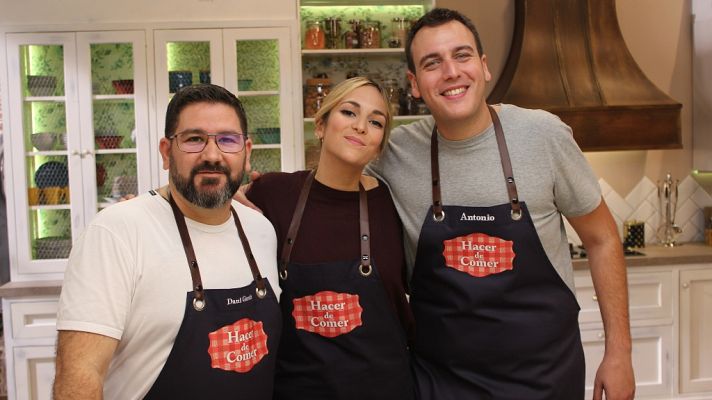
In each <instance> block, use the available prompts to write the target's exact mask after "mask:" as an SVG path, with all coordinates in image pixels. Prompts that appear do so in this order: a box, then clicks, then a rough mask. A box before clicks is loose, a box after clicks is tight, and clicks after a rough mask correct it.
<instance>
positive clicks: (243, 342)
mask: <svg viewBox="0 0 712 400" xmlns="http://www.w3.org/2000/svg"><path fill="white" fill-rule="evenodd" d="M208 338H209V339H210V347H208V354H210V360H211V364H210V366H211V367H212V368H219V369H222V370H225V371H234V372H243V373H244V372H249V371H250V370H251V369H252V367H254V366H255V365H257V364H258V363H259V362H260V361H261V360H262V358H264V356H266V355H267V354H268V353H269V350H268V349H267V334H266V333H265V331H264V328H263V326H262V322H261V321H253V320H251V319H249V318H243V319H241V320H239V321H237V322H235V323H234V324H231V325H226V326H223V327H222V328H220V329H218V330H216V331H213V332H210V333H209V334H208Z"/></svg>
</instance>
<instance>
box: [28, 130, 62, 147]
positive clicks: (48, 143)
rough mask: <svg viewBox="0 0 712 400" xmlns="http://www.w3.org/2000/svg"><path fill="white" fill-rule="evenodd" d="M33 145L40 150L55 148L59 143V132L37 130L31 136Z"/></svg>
mask: <svg viewBox="0 0 712 400" xmlns="http://www.w3.org/2000/svg"><path fill="white" fill-rule="evenodd" d="M30 141H31V142H32V145H33V146H35V148H36V149H37V150H39V151H49V150H52V149H54V146H55V144H56V143H57V134H56V133H54V132H37V133H33V134H32V136H30Z"/></svg>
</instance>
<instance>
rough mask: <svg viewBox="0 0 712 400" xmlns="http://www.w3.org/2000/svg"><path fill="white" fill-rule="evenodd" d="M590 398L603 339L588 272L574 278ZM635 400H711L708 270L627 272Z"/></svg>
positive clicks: (711, 277)
mask: <svg viewBox="0 0 712 400" xmlns="http://www.w3.org/2000/svg"><path fill="white" fill-rule="evenodd" d="M574 282H575V285H576V298H577V301H578V303H579V305H580V307H581V311H580V313H579V326H580V328H581V339H582V342H583V347H584V355H585V357H586V398H591V396H592V394H593V382H594V378H595V376H596V370H597V369H598V366H599V365H600V363H601V360H602V359H603V354H604V350H605V346H604V345H605V333H604V331H603V323H602V321H601V316H600V310H599V306H598V297H597V295H596V292H595V290H594V288H593V283H592V280H591V276H590V273H589V271H588V270H576V271H575V274H574ZM628 294H629V312H630V324H631V338H632V343H633V351H632V358H633V370H634V372H635V379H636V399H712V265H704V264H683V265H666V266H655V267H652V266H651V267H633V268H630V267H629V268H628Z"/></svg>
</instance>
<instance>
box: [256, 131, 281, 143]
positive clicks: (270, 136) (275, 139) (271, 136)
mask: <svg viewBox="0 0 712 400" xmlns="http://www.w3.org/2000/svg"><path fill="white" fill-rule="evenodd" d="M252 140H253V141H254V142H255V144H275V143H279V128H257V129H255V133H254V134H253V135H252Z"/></svg>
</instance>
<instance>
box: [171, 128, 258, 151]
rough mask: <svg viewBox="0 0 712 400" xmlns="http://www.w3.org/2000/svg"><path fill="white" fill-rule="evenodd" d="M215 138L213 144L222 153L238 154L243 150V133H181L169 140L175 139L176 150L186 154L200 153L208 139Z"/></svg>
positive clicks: (244, 138) (245, 136)
mask: <svg viewBox="0 0 712 400" xmlns="http://www.w3.org/2000/svg"><path fill="white" fill-rule="evenodd" d="M211 136H212V137H214V138H215V144H216V145H217V146H218V149H220V151H222V152H223V153H239V152H241V151H242V149H244V148H245V141H246V140H247V135H246V134H244V133H215V134H208V133H200V132H183V133H178V134H175V135H173V136H171V137H170V138H169V139H171V140H172V139H176V143H177V144H178V148H179V149H180V150H181V151H184V152H186V153H200V152H201V151H203V150H204V149H205V146H207V145H208V140H209V138H210V137H211Z"/></svg>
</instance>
